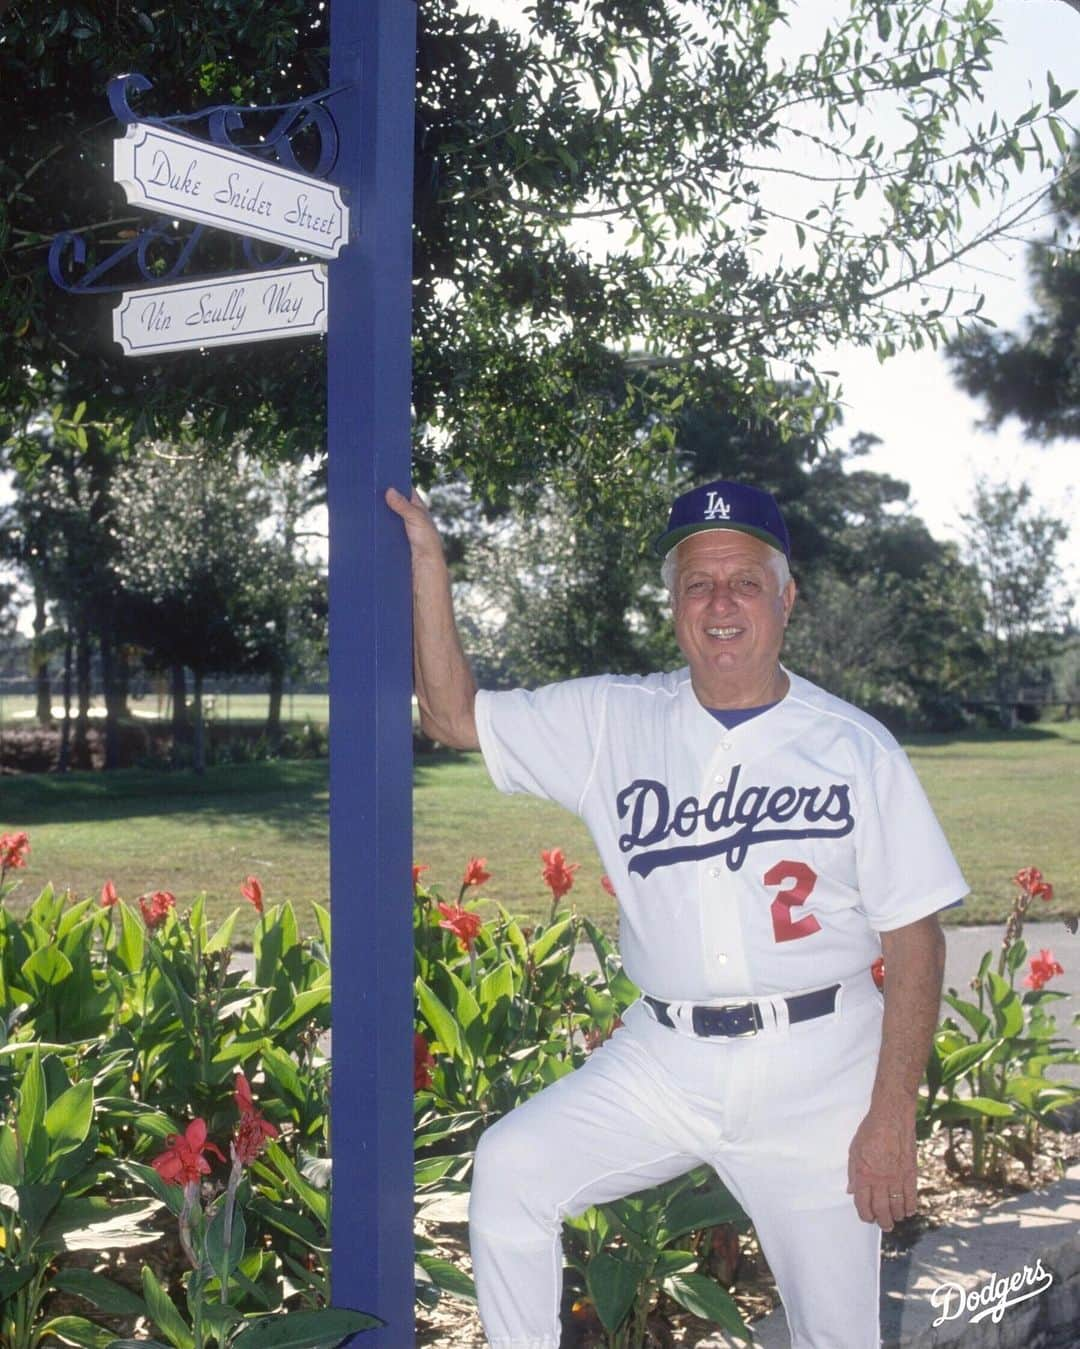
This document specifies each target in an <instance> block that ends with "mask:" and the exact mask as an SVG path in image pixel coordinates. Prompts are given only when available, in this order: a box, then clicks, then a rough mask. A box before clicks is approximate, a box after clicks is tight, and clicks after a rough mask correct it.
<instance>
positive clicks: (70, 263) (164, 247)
mask: <svg viewBox="0 0 1080 1349" xmlns="http://www.w3.org/2000/svg"><path fill="white" fill-rule="evenodd" d="M205 233H206V226H205V225H194V226H192V228H191V229H189V230H187V231H184V230H182V229H180V228H179V227H178V225H177V222H176V221H175V220H173V219H172V218H171V217H170V216H157V217H155V219H154V220H153V221H152V223H151V224H149V225H148V226H147V227H146V228H145V229H142V230H139V232H138V233H137V234H134V235H133V236H132V237H131V238H130V239H128V240H125V242H124V243H123V244H121V245H120V247H119V248H116V249H114V250H113V251H112V252H111V253H109V254H107V255H106V256H105V257H103V258H100V259H98V260H97V261H95V262H94V263H93V264H92V265H91V266H90V268H89V270H88V271H86V272H85V273H84V274H83V275H82V276H78V277H75V276H73V275H71V273H72V271H73V269H74V268H77V267H82V266H84V265H85V264H86V255H87V249H86V239H85V238H84V236H83V235H82V234H76V233H74V232H72V231H70V230H65V231H64V233H63V234H57V235H56V236H55V237H54V239H53V241H52V245H51V247H50V248H49V275H50V276H51V277H52V279H53V282H54V283H55V284H56V285H57V286H59V287H60V289H61V290H67V291H71V292H72V294H76V295H100V294H103V293H105V292H107V291H118V290H128V289H130V287H131V284H132V281H131V275H130V274H131V271H132V268H133V267H134V268H137V270H138V273H139V276H140V278H141V279H142V280H143V281H144V282H149V283H150V284H151V285H164V284H165V282H167V281H175V280H176V278H177V277H181V276H184V275H185V274H186V272H187V269H188V267H189V266H190V265H191V262H192V259H193V258H194V256H195V253H196V251H197V249H198V246H199V242H200V240H201V239H202V237H203V235H204V234H205ZM240 244H241V248H242V251H243V255H244V261H245V263H246V264H247V265H248V267H249V268H250V269H252V270H257V269H261V268H264V267H280V266H281V265H282V263H283V262H284V261H285V260H286V259H287V258H288V257H289V253H290V250H289V249H287V248H282V249H278V250H276V251H275V253H274V256H273V257H271V258H262V257H260V256H259V253H258V250H259V249H260V247H263V248H264V247H265V244H262V245H260V244H259V242H258V241H257V240H255V239H242V240H240ZM124 263H127V264H128V265H127V266H126V267H125V266H124V265H123V264H124ZM114 270H115V271H117V272H119V273H120V274H123V273H124V272H127V273H128V278H127V280H116V281H105V282H102V278H103V277H105V276H107V275H108V274H109V273H110V272H113V271H114Z"/></svg>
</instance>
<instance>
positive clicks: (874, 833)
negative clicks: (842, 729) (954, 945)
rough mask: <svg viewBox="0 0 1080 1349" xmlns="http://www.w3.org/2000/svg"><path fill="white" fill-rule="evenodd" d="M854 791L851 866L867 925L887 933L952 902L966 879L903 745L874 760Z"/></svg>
mask: <svg viewBox="0 0 1080 1349" xmlns="http://www.w3.org/2000/svg"><path fill="white" fill-rule="evenodd" d="M860 795H861V796H862V797H863V798H864V799H862V800H860V803H859V815H860V818H859V820H858V822H857V824H856V829H857V831H858V833H857V844H856V865H857V868H858V877H859V893H860V895H861V897H862V908H863V911H864V912H865V913H866V916H867V919H868V921H869V923H870V925H871V927H873V928H876V929H877V931H879V932H889V931H891V930H892V929H893V928H897V927H904V926H905V924H907V923H914V922H916V921H917V920H918V919H920V918H925V917H926V916H927V915H928V914H931V913H937V912H938V910H939V909H945V908H948V907H950V906H951V905H954V904H958V903H959V902H960V901H961V900H962V899H963V897H964V896H965V895H966V894H967V893H968V885H967V882H966V881H965V880H964V877H963V875H962V874H961V871H960V868H959V866H958V865H957V862H956V858H955V857H954V856H953V854H952V849H951V848H950V847H949V844H948V842H947V840H946V838H945V834H944V832H943V830H942V828H941V825H940V824H938V821H937V816H936V815H935V814H934V811H933V808H932V807H931V805H930V802H929V801H928V800H927V799H926V793H925V792H924V791H923V787H922V783H921V782H920V781H919V779H918V777H917V776H916V774H915V770H914V768H912V766H911V763H910V761H909V760H908V757H907V755H906V754H905V753H904V751H903V750H901V749H897V750H893V751H892V752H891V753H890V754H888V756H887V757H886V758H885V759H884V760H883V761H882V762H881V763H879V765H878V767H877V770H876V771H875V773H874V775H873V778H872V782H871V787H870V790H869V791H867V792H866V793H861V794H860Z"/></svg>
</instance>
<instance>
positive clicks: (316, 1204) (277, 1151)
mask: <svg viewBox="0 0 1080 1349" xmlns="http://www.w3.org/2000/svg"><path fill="white" fill-rule="evenodd" d="M266 1155H267V1157H268V1158H269V1159H270V1160H271V1161H272V1162H273V1164H274V1165H275V1166H276V1167H277V1169H278V1170H279V1171H280V1172H281V1174H282V1175H283V1176H284V1177H285V1179H286V1180H287V1181H288V1183H289V1184H290V1185H291V1186H292V1188H293V1190H294V1191H295V1192H296V1194H297V1196H298V1197H299V1198H300V1199H301V1200H302V1201H303V1203H304V1204H306V1205H307V1207H308V1209H310V1211H311V1212H312V1213H313V1214H314V1216H315V1217H316V1218H317V1219H318V1221H319V1222H320V1223H322V1225H323V1226H324V1227H325V1226H326V1225H327V1223H328V1222H329V1220H330V1198H329V1196H328V1195H327V1193H326V1192H325V1191H324V1190H317V1189H316V1188H315V1187H314V1185H309V1184H308V1182H307V1181H306V1180H305V1179H304V1178H303V1176H302V1175H301V1174H300V1172H299V1171H297V1169H296V1167H295V1166H294V1165H293V1163H292V1159H291V1158H290V1157H289V1155H288V1153H287V1152H286V1151H285V1149H284V1148H283V1147H282V1146H281V1144H280V1143H276V1142H274V1141H273V1140H271V1142H270V1143H269V1144H268V1145H267V1149H266Z"/></svg>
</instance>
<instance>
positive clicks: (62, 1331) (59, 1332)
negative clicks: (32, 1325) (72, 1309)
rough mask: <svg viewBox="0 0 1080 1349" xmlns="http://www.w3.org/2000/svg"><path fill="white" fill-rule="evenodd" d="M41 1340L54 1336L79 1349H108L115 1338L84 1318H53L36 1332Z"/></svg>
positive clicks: (111, 1333)
mask: <svg viewBox="0 0 1080 1349" xmlns="http://www.w3.org/2000/svg"><path fill="white" fill-rule="evenodd" d="M37 1334H38V1335H40V1336H41V1337H42V1339H45V1338H47V1337H48V1336H50V1335H55V1336H56V1338H57V1339H58V1340H63V1341H64V1343H65V1344H77V1345H79V1346H81V1349H110V1346H111V1345H112V1344H114V1343H115V1341H116V1337H115V1335H114V1334H113V1332H112V1331H111V1330H106V1329H105V1327H104V1326H97V1325H95V1324H94V1323H93V1321H88V1320H87V1319H86V1318H85V1317H84V1316H54V1317H53V1318H52V1319H51V1320H49V1321H46V1322H45V1324H44V1325H43V1326H40V1327H39V1328H38V1330H37Z"/></svg>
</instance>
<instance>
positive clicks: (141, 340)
mask: <svg viewBox="0 0 1080 1349" xmlns="http://www.w3.org/2000/svg"><path fill="white" fill-rule="evenodd" d="M324 332H326V268H325V267H324V266H323V265H322V264H321V263H315V264H312V265H309V266H306V267H285V268H282V269H280V270H275V271H264V272H243V273H240V274H239V275H236V276H228V277H224V278H223V279H221V280H209V281H206V280H203V281H189V282H186V283H185V284H184V285H182V286H156V287H150V288H149V289H147V290H133V291H126V292H125V294H124V299H123V303H122V304H121V305H120V306H119V308H117V309H115V310H114V311H113V337H114V338H115V339H116V340H117V342H119V343H120V345H121V346H122V347H123V349H124V354H125V355H127V356H144V355H145V356H149V355H153V354H156V353H157V352H160V351H183V350H184V349H185V348H188V347H213V346H229V345H231V344H232V343H234V342H265V341H268V340H270V339H271V338H278V337H293V336H301V335H305V334H311V333H324Z"/></svg>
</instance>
